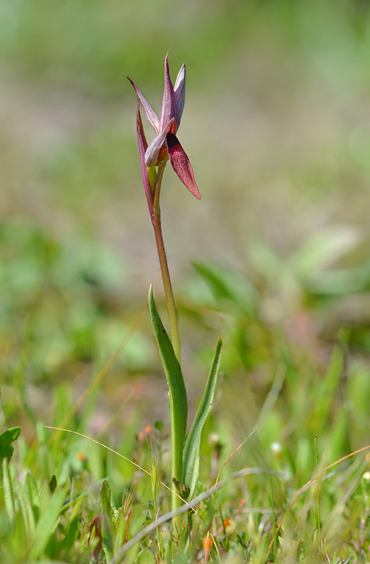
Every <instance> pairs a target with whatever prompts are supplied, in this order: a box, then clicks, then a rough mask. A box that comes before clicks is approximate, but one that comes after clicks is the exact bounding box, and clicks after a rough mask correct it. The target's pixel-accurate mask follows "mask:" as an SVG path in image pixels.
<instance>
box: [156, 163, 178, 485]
mask: <svg viewBox="0 0 370 564" xmlns="http://www.w3.org/2000/svg"><path fill="white" fill-rule="evenodd" d="M165 166H166V163H162V164H160V165H158V173H157V180H156V184H155V188H154V203H153V208H154V225H153V227H154V234H155V241H156V244H157V252H158V258H159V264H160V266H161V272H162V280H163V287H164V293H165V295H166V303H167V311H168V317H169V321H170V330H171V342H172V346H173V350H174V351H175V355H176V358H177V360H178V361H179V364H181V354H180V337H179V327H178V323H177V312H176V305H175V298H174V296H173V291H172V284H171V277H170V271H169V268H168V263H167V256H166V250H165V247H164V241H163V235H162V225H161V210H160V207H159V196H160V193H161V186H162V179H163V173H164V169H165ZM173 475H175V474H173ZM176 475H177V474H176ZM180 476H181V474H180Z"/></svg>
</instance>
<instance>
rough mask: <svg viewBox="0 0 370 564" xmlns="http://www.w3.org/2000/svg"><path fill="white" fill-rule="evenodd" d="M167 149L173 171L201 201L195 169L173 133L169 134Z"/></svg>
mask: <svg viewBox="0 0 370 564" xmlns="http://www.w3.org/2000/svg"><path fill="white" fill-rule="evenodd" d="M167 148H168V154H169V157H170V161H171V165H172V168H173V170H174V171H175V172H176V174H177V176H178V177H179V178H180V180H181V181H182V182H183V183H184V184H185V186H186V188H187V189H188V190H189V191H190V192H191V193H192V194H193V195H194V196H195V197H196V198H198V200H200V199H201V195H200V192H199V189H198V186H197V183H196V182H195V178H194V172H193V167H192V166H191V164H190V161H189V158H188V156H187V154H186V153H185V151H184V149H183V148H182V146H181V144H180V141H179V140H178V139H177V137H176V135H174V134H173V133H167Z"/></svg>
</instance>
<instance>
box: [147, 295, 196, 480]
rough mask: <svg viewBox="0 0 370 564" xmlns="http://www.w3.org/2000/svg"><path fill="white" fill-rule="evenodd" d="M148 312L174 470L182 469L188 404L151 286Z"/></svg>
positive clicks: (178, 367)
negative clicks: (166, 388) (161, 371)
mask: <svg viewBox="0 0 370 564" xmlns="http://www.w3.org/2000/svg"><path fill="white" fill-rule="evenodd" d="M149 310H150V315H151V318H152V324H153V329H154V334H155V338H156V341H157V344H158V347H159V352H160V355H161V358H162V362H163V367H164V370H165V373H166V378H167V382H168V386H169V392H168V402H169V408H170V417H171V447H172V457H176V468H177V469H179V468H182V451H183V445H184V440H185V433H186V422H187V418H188V402H187V397H186V389H185V383H184V378H183V375H182V372H181V367H180V364H179V361H178V360H177V358H176V355H175V353H174V350H173V347H172V343H171V341H170V339H169V337H168V335H167V332H166V330H165V328H164V326H163V323H162V321H161V318H160V317H159V315H158V312H157V309H156V307H155V303H154V298H153V287H152V286H150V289H149ZM172 477H173V478H177V479H178V480H179V481H180V480H181V473H180V476H176V475H175V476H172Z"/></svg>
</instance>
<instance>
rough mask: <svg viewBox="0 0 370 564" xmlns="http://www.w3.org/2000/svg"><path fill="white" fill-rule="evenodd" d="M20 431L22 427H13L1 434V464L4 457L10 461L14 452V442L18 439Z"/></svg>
mask: <svg viewBox="0 0 370 564" xmlns="http://www.w3.org/2000/svg"><path fill="white" fill-rule="evenodd" d="M20 432H21V427H12V428H11V429H8V430H7V431H4V433H2V434H1V435H0V466H1V464H2V461H3V460H4V458H7V460H8V462H10V459H11V457H12V456H13V452H14V447H13V445H12V443H13V442H14V441H16V440H17V439H18V437H19V434H20Z"/></svg>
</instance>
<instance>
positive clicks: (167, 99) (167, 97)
mask: <svg viewBox="0 0 370 564" xmlns="http://www.w3.org/2000/svg"><path fill="white" fill-rule="evenodd" d="M176 104H177V102H176V98H175V92H174V90H173V86H172V82H171V78H170V69H169V67H168V53H167V55H166V58H165V60H164V91H163V101H162V113H161V123H160V128H161V131H163V130H164V128H165V127H166V125H167V124H168V122H169V121H171V119H172V118H173V117H175V108H176ZM177 127H178V125H177V123H176V128H177Z"/></svg>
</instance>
